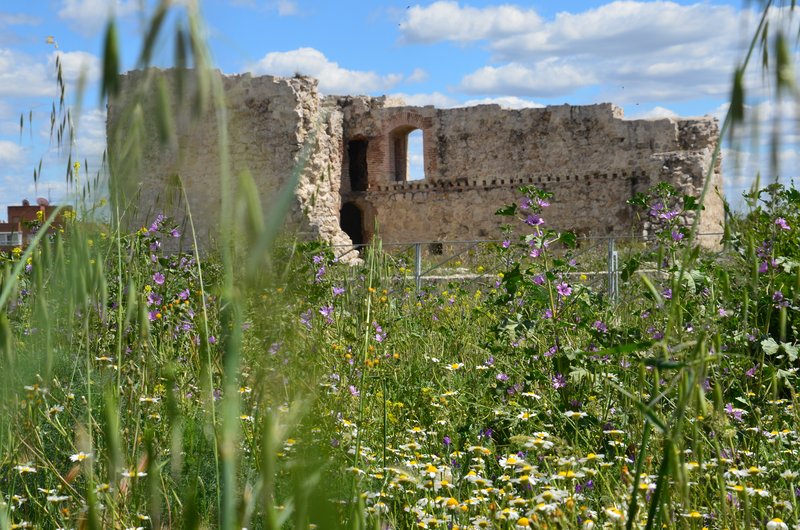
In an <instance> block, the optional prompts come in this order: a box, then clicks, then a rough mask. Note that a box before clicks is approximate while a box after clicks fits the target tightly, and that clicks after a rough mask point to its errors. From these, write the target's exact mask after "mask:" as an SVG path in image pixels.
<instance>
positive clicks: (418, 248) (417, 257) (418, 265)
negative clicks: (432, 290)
mask: <svg viewBox="0 0 800 530" xmlns="http://www.w3.org/2000/svg"><path fill="white" fill-rule="evenodd" d="M414 282H415V283H416V284H417V291H419V290H420V289H421V288H422V243H414Z"/></svg>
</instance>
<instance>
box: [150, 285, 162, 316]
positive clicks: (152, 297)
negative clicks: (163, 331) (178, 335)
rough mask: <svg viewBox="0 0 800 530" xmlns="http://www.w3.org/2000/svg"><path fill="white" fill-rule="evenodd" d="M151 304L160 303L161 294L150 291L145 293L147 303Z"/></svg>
mask: <svg viewBox="0 0 800 530" xmlns="http://www.w3.org/2000/svg"><path fill="white" fill-rule="evenodd" d="M153 304H155V305H161V296H159V295H158V294H156V293H154V292H152V291H150V292H149V293H147V305H153ZM150 320H152V319H150Z"/></svg>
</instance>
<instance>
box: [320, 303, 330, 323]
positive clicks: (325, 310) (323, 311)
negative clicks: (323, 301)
mask: <svg viewBox="0 0 800 530" xmlns="http://www.w3.org/2000/svg"><path fill="white" fill-rule="evenodd" d="M319 314H320V315H322V316H324V317H325V322H327V323H328V324H333V318H331V315H332V314H333V306H332V305H324V306H322V307H321V308H320V310H319Z"/></svg>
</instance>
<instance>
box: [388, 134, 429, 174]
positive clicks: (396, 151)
mask: <svg viewBox="0 0 800 530" xmlns="http://www.w3.org/2000/svg"><path fill="white" fill-rule="evenodd" d="M389 139H390V145H391V147H392V166H393V167H392V170H393V176H394V180H395V181H396V182H406V181H410V180H423V179H424V178H425V151H424V146H423V134H422V130H421V129H417V128H415V127H412V126H409V125H407V126H403V127H398V128H397V129H395V130H394V131H392V133H391V134H390V138H389Z"/></svg>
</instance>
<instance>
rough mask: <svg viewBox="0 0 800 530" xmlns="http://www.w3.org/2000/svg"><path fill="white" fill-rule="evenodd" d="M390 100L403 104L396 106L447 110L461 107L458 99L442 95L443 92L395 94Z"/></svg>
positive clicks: (390, 96) (391, 95)
mask: <svg viewBox="0 0 800 530" xmlns="http://www.w3.org/2000/svg"><path fill="white" fill-rule="evenodd" d="M389 98H390V99H395V100H397V101H398V102H402V105H394V106H403V105H408V106H410V107H425V106H426V105H433V106H434V107H439V108H442V109H445V108H449V107H457V106H458V105H459V102H458V100H457V99H455V98H453V97H450V96H448V95H446V94H442V93H441V92H432V93H430V94H405V93H402V92H398V93H395V94H390V95H389Z"/></svg>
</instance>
